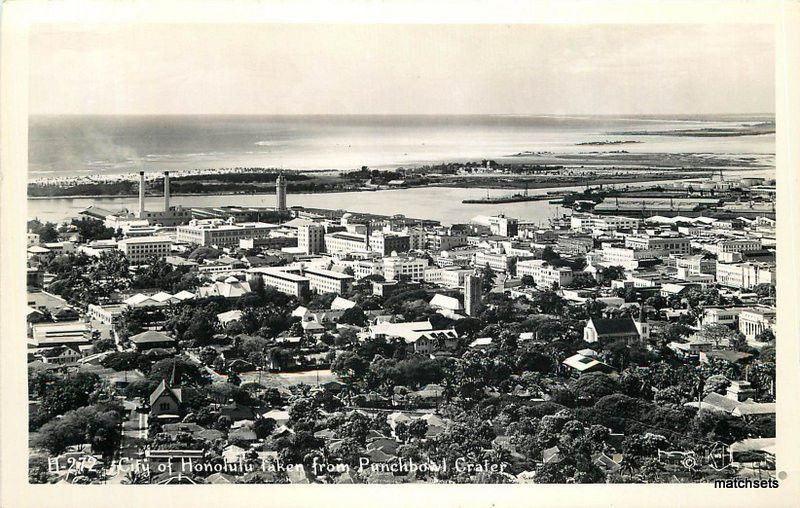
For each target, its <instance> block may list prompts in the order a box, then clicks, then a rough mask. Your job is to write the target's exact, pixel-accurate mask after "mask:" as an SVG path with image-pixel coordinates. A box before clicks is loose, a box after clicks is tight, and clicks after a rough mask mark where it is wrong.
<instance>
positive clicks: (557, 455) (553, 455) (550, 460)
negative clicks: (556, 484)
mask: <svg viewBox="0 0 800 508" xmlns="http://www.w3.org/2000/svg"><path fill="white" fill-rule="evenodd" d="M562 460H564V456H563V455H562V454H561V450H559V449H558V446H553V447H552V448H547V449H545V450H542V462H543V463H545V464H558V463H559V462H561V461H562Z"/></svg>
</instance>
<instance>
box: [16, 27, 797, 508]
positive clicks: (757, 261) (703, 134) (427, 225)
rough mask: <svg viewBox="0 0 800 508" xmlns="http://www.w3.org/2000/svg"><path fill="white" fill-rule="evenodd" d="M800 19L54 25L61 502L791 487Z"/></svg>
mask: <svg viewBox="0 0 800 508" xmlns="http://www.w3.org/2000/svg"><path fill="white" fill-rule="evenodd" d="M779 30H783V29H781V28H780V27H779V26H777V25H776V24H773V23H769V22H761V21H758V20H753V21H752V22H739V23H736V24H735V25H732V24H729V23H717V22H714V20H713V19H708V20H706V21H704V22H702V23H699V22H698V23H689V22H687V23H668V22H664V23H638V24H637V23H614V24H610V23H579V22H576V23H544V22H542V23H514V24H508V23H480V24H478V23H411V22H390V23H377V22H376V23H347V24H344V23H338V22H330V23H321V22H309V23H288V22H286V23H284V22H253V23H244V22H243V23H228V22H225V21H224V20H222V19H221V20H220V21H219V22H204V23H191V22H185V23H182V22H179V21H178V22H172V23H168V24H167V23H148V22H130V21H126V22H117V21H110V22H105V23H93V22H87V23H81V22H69V23H36V24H31V25H30V26H29V28H28V31H27V52H28V53H27V54H28V59H27V63H26V68H25V69H24V71H22V72H24V73H25V75H26V78H25V79H26V81H27V86H26V90H27V116H26V121H27V130H26V138H27V144H26V145H23V148H22V150H24V152H25V153H26V155H27V167H24V168H15V170H19V172H18V174H19V175H21V176H20V178H23V179H24V186H25V188H26V190H27V199H24V198H25V196H24V195H22V196H17V198H19V200H20V201H19V204H18V206H17V205H15V208H16V209H15V210H14V211H13V213H15V218H14V219H13V220H14V221H16V222H15V223H16V224H18V225H19V226H20V228H21V227H22V223H23V222H24V228H25V232H24V234H25V239H24V241H25V245H21V244H19V245H17V244H10V243H5V242H4V243H3V246H2V248H3V250H4V251H6V250H7V249H11V248H13V249H16V250H19V251H20V252H21V251H23V250H24V252H25V254H24V261H23V262H24V266H18V267H17V268H16V269H17V271H18V272H19V273H20V274H24V275H20V277H24V278H25V279H24V287H25V294H26V303H25V304H24V305H23V304H21V303H19V304H18V305H19V307H18V308H20V309H24V315H25V323H24V325H21V326H20V329H22V328H23V327H24V332H22V333H24V337H23V336H22V335H17V334H16V333H15V334H14V335H10V334H9V335H8V336H4V337H3V342H4V343H9V342H13V343H16V344H18V345H19V344H22V343H24V346H20V347H19V350H20V351H23V350H24V352H23V353H20V354H19V355H17V356H15V357H14V358H13V359H10V361H12V362H13V363H15V364H17V365H24V367H21V368H24V370H26V376H27V397H26V399H27V404H26V405H25V406H24V407H23V406H22V405H20V406H16V407H15V408H14V409H13V411H14V412H15V413H16V415H15V417H17V418H25V424H24V426H25V427H26V429H27V436H22V435H20V436H18V437H17V438H15V439H16V440H21V441H24V442H25V447H26V449H27V457H26V459H25V464H26V465H27V472H26V474H25V476H26V477H27V483H28V484H29V485H31V486H41V485H51V486H63V487H64V488H69V489H72V490H70V492H72V491H75V490H76V489H77V490H81V489H90V490H92V491H93V492H95V493H98V494H102V492H101V491H102V490H103V489H105V488H107V487H108V486H112V485H116V486H119V487H121V488H126V489H133V490H136V489H135V488H134V487H133V486H134V485H137V486H142V485H145V486H149V487H144V488H148V489H150V488H152V489H156V490H157V489H159V488H163V487H162V486H168V485H173V486H174V485H181V486H184V487H186V486H198V487H196V488H195V487H191V488H192V492H196V491H197V490H198V489H199V490H203V489H207V488H209V487H205V486H207V485H216V486H229V487H230V486H235V487H240V488H244V487H241V485H242V484H250V485H254V484H257V485H272V484H289V485H310V484H319V485H323V487H320V488H319V490H318V492H319V493H320V495H324V493H325V490H324V488H325V487H324V485H339V486H341V485H357V484H377V485H388V484H391V485H393V486H397V485H404V486H406V487H407V488H409V489H410V488H413V485H418V484H451V485H455V484H459V485H463V484H484V485H486V486H487V488H490V487H489V486H490V485H495V484H528V485H529V486H530V485H539V484H557V485H562V486H564V485H567V486H575V487H573V488H577V485H578V484H591V485H608V484H637V485H643V484H647V485H650V486H652V484H703V485H705V486H706V487H708V488H709V489H717V490H708V491H707V493H708V495H709V496H713V495H714V494H715V493H719V492H722V490H720V489H728V490H730V489H741V490H742V491H744V489H748V490H751V489H759V490H762V491H764V492H767V491H771V490H775V489H778V490H780V487H781V485H782V482H784V481H788V480H787V477H792V476H795V477H796V476H797V475H798V474H800V471H796V470H794V471H789V470H787V469H786V467H781V464H782V462H781V461H782V460H784V459H787V460H788V457H789V455H792V456H794V455H796V454H797V449H796V448H794V449H793V448H791V447H789V448H787V447H780V446H778V442H779V439H780V434H781V432H782V431H785V432H796V430H797V429H791V428H786V427H781V426H777V425H776V421H777V420H779V419H780V418H781V412H782V411H784V410H786V411H794V409H786V408H785V406H784V405H782V404H784V402H782V403H780V404H779V400H782V399H785V398H789V399H793V401H792V403H795V402H796V389H797V386H787V385H784V384H782V385H781V390H778V385H779V384H780V383H778V368H777V367H776V366H777V365H778V363H780V362H779V360H778V356H779V355H780V354H790V353H791V351H790V350H784V349H782V347H783V346H782V345H783V344H784V343H787V342H791V343H794V344H795V346H796V343H797V342H798V336H797V333H796V330H797V327H796V326H794V332H795V333H794V335H792V327H791V325H790V326H789V327H785V328H784V327H781V328H780V332H781V333H779V326H778V317H779V315H781V314H782V313H784V312H788V313H789V315H791V316H792V317H791V319H793V320H795V321H796V318H795V315H796V308H795V307H794V306H793V305H792V304H791V302H786V301H784V303H783V304H782V305H779V304H778V296H777V291H776V290H777V286H778V278H779V273H780V272H779V268H780V264H781V263H779V262H778V257H779V256H777V252H778V236H779V235H778V230H779V229H780V227H786V228H788V229H790V230H791V228H792V227H793V226H792V225H793V224H794V223H793V222H788V221H790V220H791V221H795V220H796V217H789V216H787V215H785V214H784V215H781V214H780V213H778V207H777V202H778V200H777V195H778V194H779V193H781V192H783V189H779V187H780V186H781V185H784V184H783V183H781V180H780V178H778V175H777V171H776V165H777V163H776V154H777V153H778V148H777V146H778V145H777V144H776V137H779V136H780V133H779V131H780V129H778V128H776V127H780V123H779V122H778V121H777V119H776V100H777V97H776V76H780V73H779V72H778V69H777V68H776V51H777V48H776V40H779V39H780V37H779ZM781 79H782V78H781ZM795 141H796V140H795ZM784 142H786V140H785V139H784ZM794 146H795V149H796V144H795V145H794ZM5 169H6V168H4V171H5ZM796 172H797V168H796V167H795V168H794V169H793V170H790V173H796ZM790 199H791V197H790ZM23 210H24V212H23ZM4 213H9V209H8V208H6V209H5V210H4ZM779 220H780V221H783V220H786V221H787V222H786V223H782V224H779V223H778V222H779ZM794 227H795V228H796V225H795V226H794ZM792 233H796V229H794V231H790V234H792ZM783 241H792V242H794V239H792V238H791V237H790V238H788V239H787V238H786V236H782V237H781V242H783ZM4 253H5V252H4ZM786 259H787V258H785V257H783V258H781V262H785V261H786ZM790 262H791V263H794V261H790ZM792 270H795V268H794V267H793V268H792ZM790 275H796V274H791V273H790ZM784 282H785V283H786V284H787V289H790V288H788V286H789V285H792V284H794V283H795V280H793V279H787V280H786V281H783V282H781V284H784ZM782 290H783V288H782ZM10 296H12V295H10V294H4V295H3V298H4V303H3V306H4V308H5V305H6V303H5V302H6V299H7V298H9V297H10ZM21 298H22V295H19V298H18V299H19V300H20V301H21ZM782 298H783V297H782ZM779 307H780V310H779ZM789 315H787V317H789ZM17 317H18V318H19V319H21V315H20V316H17ZM781 319H784V318H783V317H781ZM786 330H788V335H789V336H785V335H787V333H786ZM4 335H5V334H4ZM779 335H780V337H779ZM776 351H777V352H778V353H779V355H778V356H776ZM785 351H790V353H786V352H785ZM792 351H796V349H795V350H792ZM15 355H16V353H15ZM22 355H24V357H23V356H22ZM3 356H4V361H5V360H9V358H6V357H7V356H8V352H7V351H6V352H4V354H3ZM795 356H796V355H795ZM791 362H793V363H790V366H791V367H792V368H793V369H797V365H796V363H797V359H796V358H793V359H792V360H791ZM25 389H26V388H25V386H24V385H22V384H21V385H20V386H19V390H21V391H22V393H25ZM4 407H5V406H4ZM791 414H793V415H796V412H793V413H791ZM788 415H789V413H787V416H788ZM782 454H787V455H786V456H784V457H782ZM776 464H777V465H776ZM790 479H791V478H790ZM67 485H69V487H67ZM200 485H203V487H199V486H200ZM91 486H94V487H91ZM235 487H230V488H231V489H233V490H231V491H232V492H235ZM406 487H404V488H406ZM186 488H189V487H186ZM786 488H788V487H786ZM115 492H119V491H115ZM123 492H124V490H123ZM263 492H269V491H268V490H264V491H263ZM393 492H395V491H393ZM640 501H642V502H644V500H640ZM585 502H586V504H587V505H588V504H592V500H591V498H586V499H585ZM67 505H69V506H72V504H71V503H69V502H67ZM692 505H694V504H692ZM709 506H711V505H709ZM730 506H733V505H730ZM737 506H738V505H737ZM749 506H754V505H749ZM774 506H784V505H783V504H775V505H774ZM786 506H789V505H788V504H787V505H786Z"/></svg>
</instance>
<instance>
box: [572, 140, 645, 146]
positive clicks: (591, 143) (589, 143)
mask: <svg viewBox="0 0 800 508" xmlns="http://www.w3.org/2000/svg"><path fill="white" fill-rule="evenodd" d="M632 143H641V141H635V140H633V139H620V140H616V141H611V140H606V141H584V142H583V143H575V146H606V145H629V144H632Z"/></svg>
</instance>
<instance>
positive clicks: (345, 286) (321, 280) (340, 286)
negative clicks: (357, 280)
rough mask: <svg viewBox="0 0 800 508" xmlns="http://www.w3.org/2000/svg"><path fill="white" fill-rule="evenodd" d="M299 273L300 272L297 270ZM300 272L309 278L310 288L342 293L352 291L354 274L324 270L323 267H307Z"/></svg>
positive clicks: (323, 291) (324, 291) (317, 290)
mask: <svg viewBox="0 0 800 508" xmlns="http://www.w3.org/2000/svg"><path fill="white" fill-rule="evenodd" d="M296 273H298V272H296ZM299 274H300V275H301V276H304V277H306V278H307V279H308V283H309V288H310V289H311V291H316V292H317V293H336V294H337V295H342V294H345V293H347V292H348V291H350V287H351V286H352V285H353V276H352V275H347V274H346V273H341V272H334V271H332V270H323V269H321V268H305V269H301V270H299Z"/></svg>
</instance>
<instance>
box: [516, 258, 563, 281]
mask: <svg viewBox="0 0 800 508" xmlns="http://www.w3.org/2000/svg"><path fill="white" fill-rule="evenodd" d="M526 275H528V276H531V277H533V281H534V282H535V283H536V285H537V286H538V287H545V288H550V287H553V286H554V285H555V286H556V287H561V286H564V285H565V284H569V283H570V282H572V279H573V278H574V273H573V272H572V269H571V268H569V267H566V266H561V267H555V266H552V265H550V264H548V263H547V261H544V260H543V259H528V260H525V261H520V262H518V263H517V277H524V276H526Z"/></svg>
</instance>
